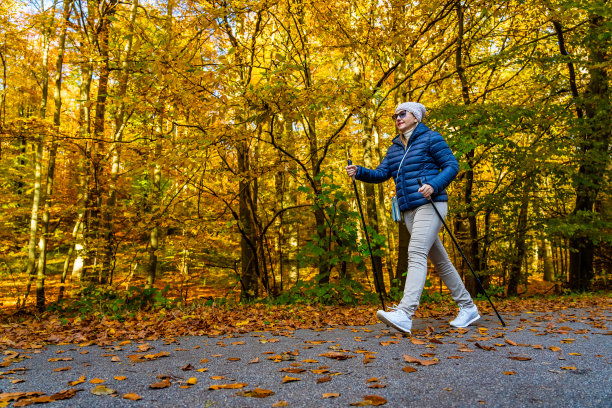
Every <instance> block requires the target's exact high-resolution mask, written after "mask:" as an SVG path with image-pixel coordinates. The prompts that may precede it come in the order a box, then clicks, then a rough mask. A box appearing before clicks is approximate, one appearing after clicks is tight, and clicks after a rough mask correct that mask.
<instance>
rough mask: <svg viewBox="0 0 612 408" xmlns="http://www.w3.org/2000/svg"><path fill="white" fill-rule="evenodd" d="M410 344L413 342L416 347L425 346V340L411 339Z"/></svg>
mask: <svg viewBox="0 0 612 408" xmlns="http://www.w3.org/2000/svg"><path fill="white" fill-rule="evenodd" d="M410 342H411V343H412V344H416V345H421V344H425V342H424V341H423V340H418V339H415V338H414V337H412V338H411V339H410Z"/></svg>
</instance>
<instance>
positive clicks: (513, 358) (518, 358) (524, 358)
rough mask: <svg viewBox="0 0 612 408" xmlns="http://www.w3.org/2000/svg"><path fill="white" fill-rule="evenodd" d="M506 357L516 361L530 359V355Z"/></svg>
mask: <svg viewBox="0 0 612 408" xmlns="http://www.w3.org/2000/svg"><path fill="white" fill-rule="evenodd" d="M508 358H509V359H510V360H516V361H529V360H531V357H522V356H510V357H508Z"/></svg>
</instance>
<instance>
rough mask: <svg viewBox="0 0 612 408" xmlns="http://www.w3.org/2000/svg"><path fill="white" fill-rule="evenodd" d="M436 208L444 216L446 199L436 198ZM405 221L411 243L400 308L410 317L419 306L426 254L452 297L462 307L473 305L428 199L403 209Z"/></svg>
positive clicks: (438, 219)
mask: <svg viewBox="0 0 612 408" xmlns="http://www.w3.org/2000/svg"><path fill="white" fill-rule="evenodd" d="M435 206H436V208H437V209H438V211H439V212H440V215H441V216H442V217H444V218H446V213H447V211H448V203H446V202H437V203H435ZM403 216H404V222H405V223H406V227H407V228H408V231H409V232H410V244H409V245H408V274H407V275H406V285H405V286H404V297H403V298H402V300H401V302H400V304H399V305H398V308H399V309H402V310H403V311H404V312H406V314H407V315H408V316H409V317H410V318H412V316H413V315H414V312H415V310H416V309H417V308H418V307H419V301H420V299H421V293H422V292H423V288H424V286H425V280H426V278H427V257H428V256H429V259H431V261H432V263H433V264H434V266H435V268H436V271H437V272H438V275H440V278H442V281H443V282H444V284H445V285H446V287H447V288H448V290H449V291H450V294H451V296H452V298H453V300H454V301H455V302H456V303H457V304H458V305H459V307H461V308H469V307H472V306H473V305H474V302H473V301H472V297H471V296H470V294H469V292H468V291H467V289H465V285H464V284H463V281H462V280H461V277H460V276H459V273H458V272H457V270H456V269H455V267H454V266H453V264H452V262H451V260H450V259H449V257H448V254H447V253H446V249H444V246H443V245H442V241H440V238H439V237H438V232H440V228H442V221H441V220H440V217H438V215H437V214H436V212H435V211H434V209H433V207H432V204H431V203H427V204H424V205H421V206H420V207H417V208H415V209H412V210H410V211H405V212H404V213H403Z"/></svg>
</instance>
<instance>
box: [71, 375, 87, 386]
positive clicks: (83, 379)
mask: <svg viewBox="0 0 612 408" xmlns="http://www.w3.org/2000/svg"><path fill="white" fill-rule="evenodd" d="M84 382H85V376H84V375H82V376H80V377H79V379H78V380H75V381H68V385H69V386H71V387H74V386H75V385H79V384H83V383H84Z"/></svg>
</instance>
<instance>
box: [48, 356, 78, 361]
mask: <svg viewBox="0 0 612 408" xmlns="http://www.w3.org/2000/svg"><path fill="white" fill-rule="evenodd" d="M47 361H50V362H54V361H72V357H60V358H50V359H49V360H47Z"/></svg>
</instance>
